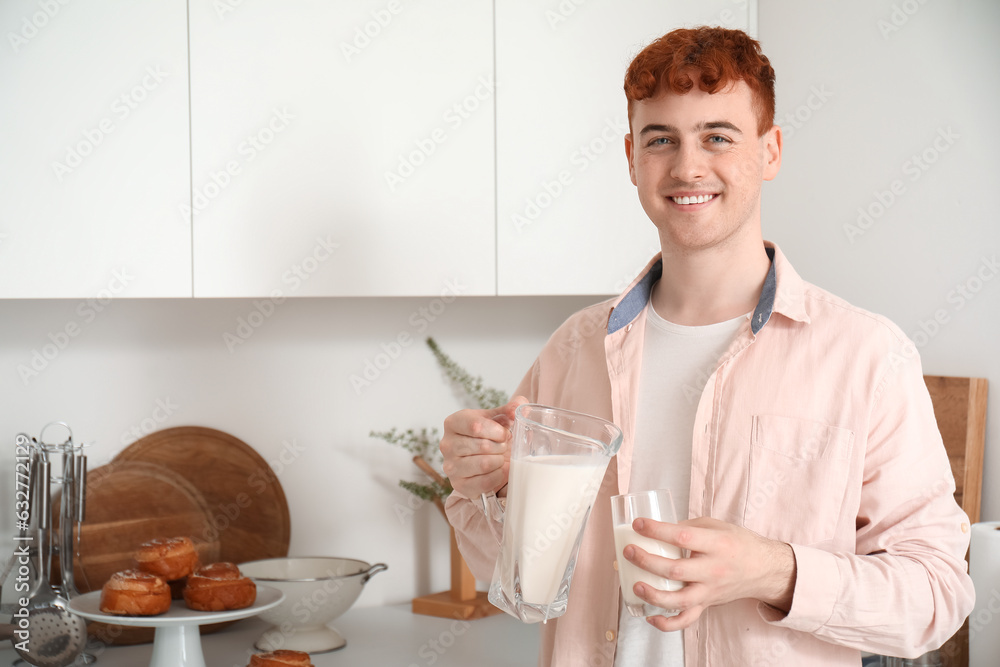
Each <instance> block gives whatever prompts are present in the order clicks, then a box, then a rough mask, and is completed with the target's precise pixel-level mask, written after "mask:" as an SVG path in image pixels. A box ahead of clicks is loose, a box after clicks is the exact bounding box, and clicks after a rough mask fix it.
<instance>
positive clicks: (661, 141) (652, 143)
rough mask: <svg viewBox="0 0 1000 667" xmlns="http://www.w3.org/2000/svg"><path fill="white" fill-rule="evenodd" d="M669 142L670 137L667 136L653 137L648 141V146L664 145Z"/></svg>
mask: <svg viewBox="0 0 1000 667" xmlns="http://www.w3.org/2000/svg"><path fill="white" fill-rule="evenodd" d="M669 143H670V139H668V138H667V137H655V138H654V139H651V140H650V141H649V145H650V146H666V145H667V144H669Z"/></svg>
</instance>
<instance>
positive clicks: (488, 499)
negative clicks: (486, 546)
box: [482, 491, 507, 544]
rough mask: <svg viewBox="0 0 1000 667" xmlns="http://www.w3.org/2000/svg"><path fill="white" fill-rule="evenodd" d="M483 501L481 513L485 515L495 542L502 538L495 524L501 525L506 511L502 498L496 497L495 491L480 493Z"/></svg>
mask: <svg viewBox="0 0 1000 667" xmlns="http://www.w3.org/2000/svg"><path fill="white" fill-rule="evenodd" d="M482 501H483V514H485V515H486V521H487V523H488V524H489V526H490V532H491V533H493V538H494V539H495V540H496V541H497V544H500V542H501V541H502V539H503V533H502V532H501V531H499V530H498V529H497V525H498V524H499V525H500V526H502V525H503V521H504V516H505V515H506V513H507V510H506V507H505V503H504V500H501V499H500V498H497V494H496V492H495V491H491V492H490V493H484V494H482Z"/></svg>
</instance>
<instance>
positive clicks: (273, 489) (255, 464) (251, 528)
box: [113, 426, 291, 563]
mask: <svg viewBox="0 0 1000 667" xmlns="http://www.w3.org/2000/svg"><path fill="white" fill-rule="evenodd" d="M126 461H136V462H143V463H151V464H155V465H158V466H161V467H163V468H166V469H167V470H171V471H173V472H175V473H177V474H178V475H179V476H180V477H182V478H184V479H185V480H186V481H187V482H189V483H190V484H191V486H193V487H194V488H195V489H197V491H198V492H199V493H200V494H201V496H202V497H203V498H204V499H205V503H206V505H207V507H208V514H209V520H208V522H207V524H206V525H205V526H204V527H203V528H202V530H201V531H199V532H198V533H197V534H196V535H191V536H190V537H191V538H192V539H198V538H201V539H202V540H205V541H209V540H211V539H213V538H216V537H217V538H218V541H219V560H223V561H230V562H233V563H245V562H247V561H251V560H259V559H262V558H278V557H282V556H287V555H288V544H289V542H290V540H291V518H290V516H289V513H288V501H287V500H286V499H285V492H284V490H283V489H282V488H281V483H280V482H279V481H278V478H277V476H276V475H275V474H274V471H272V470H271V466H270V465H269V464H268V463H267V461H265V460H264V459H263V458H261V456H260V454H258V453H257V452H256V451H254V450H253V448H251V447H250V446H249V445H247V444H246V443H245V442H243V441H242V440H239V439H238V438H235V437H233V436H232V435H229V434H228V433H224V432H222V431H217V430H215V429H211V428H204V427H200V426H180V427H177V428H169V429H164V430H162V431H157V432H155V433H151V434H149V435H147V436H145V437H144V438H141V439H140V440H137V441H136V442H134V443H133V444H131V445H129V446H128V447H126V448H125V449H124V450H122V451H121V452H119V453H118V455H117V456H115V458H114V459H113V462H126Z"/></svg>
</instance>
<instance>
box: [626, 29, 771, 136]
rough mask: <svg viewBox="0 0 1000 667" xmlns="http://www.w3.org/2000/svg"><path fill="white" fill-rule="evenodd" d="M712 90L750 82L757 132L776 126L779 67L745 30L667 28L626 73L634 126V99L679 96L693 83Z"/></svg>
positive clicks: (643, 51)
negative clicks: (696, 77)
mask: <svg viewBox="0 0 1000 667" xmlns="http://www.w3.org/2000/svg"><path fill="white" fill-rule="evenodd" d="M692 75H700V77H699V81H698V87H699V88H700V89H701V90H703V91H705V92H706V93H709V94H713V93H717V92H719V91H722V90H725V89H726V88H727V87H728V86H729V85H730V84H733V83H736V82H737V81H745V82H746V84H747V86H749V87H750V92H751V94H752V96H753V110H754V113H755V114H756V116H757V134H758V136H763V134H764V133H765V132H767V131H768V130H770V129H771V127H772V126H773V125H774V68H772V67H771V63H770V62H769V61H768V59H767V56H765V55H764V54H763V53H761V50H760V43H759V42H757V40H755V39H753V38H752V37H750V36H749V35H748V34H746V33H745V32H743V31H742V30H728V29H726V28H714V27H709V26H701V27H699V28H682V29H680V30H674V31H673V32H670V33H667V34H666V35H664V36H663V37H660V38H658V39H656V40H655V41H653V42H652V43H651V44H650V45H649V46H647V47H646V48H644V49H643V50H642V51H640V52H639V55H637V56H636V57H635V59H634V60H633V61H632V64H631V65H629V68H628V71H627V72H626V73H625V97H626V98H627V99H628V117H629V129H630V130H631V124H632V109H633V105H634V103H635V102H638V101H640V100H645V99H647V98H650V97H653V96H655V95H656V94H657V93H658V92H659V91H661V90H669V91H670V92H671V93H675V94H677V95H684V94H686V93H688V92H689V91H690V90H691V88H692V87H693V86H694V81H693V80H692V78H691V77H692Z"/></svg>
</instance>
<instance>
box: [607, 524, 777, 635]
mask: <svg viewBox="0 0 1000 667" xmlns="http://www.w3.org/2000/svg"><path fill="white" fill-rule="evenodd" d="M632 527H633V528H634V529H635V531H636V532H637V533H639V534H640V535H644V536H646V537H651V538H653V539H655V540H659V541H661V542H667V543H669V544H675V545H677V546H679V547H681V548H682V549H687V550H689V551H690V557H689V558H679V559H677V560H671V559H669V558H662V557H660V556H654V555H652V554H650V553H648V552H646V551H643V550H642V549H640V548H639V547H637V546H635V545H629V546H627V547H625V550H624V555H625V558H627V559H628V560H629V561H631V562H633V563H635V564H636V565H638V566H639V567H641V568H642V569H644V570H647V571H649V572H652V573H653V574H657V575H659V576H662V577H666V578H667V579H672V580H674V581H683V582H685V583H686V585H685V586H684V588H682V589H681V590H679V591H673V592H667V591H661V590H659V589H656V588H653V587H652V586H649V585H648V584H643V583H637V584H636V585H635V587H634V592H635V594H636V595H638V596H639V597H640V598H642V599H643V600H645V601H646V602H648V603H650V604H652V605H655V606H657V607H661V608H663V609H677V610H680V612H681V613H680V614H678V615H677V616H673V617H666V616H651V617H649V618H647V619H646V620H647V621H649V623H650V624H651V625H653V626H654V627H656V628H658V629H659V630H663V631H671V630H680V629H682V628H686V627H688V626H689V625H691V624H692V623H694V622H695V621H696V620H697V619H698V617H699V616H701V612H702V611H703V610H704V609H705V608H706V607H711V606H712V605H717V604H725V603H726V602H732V601H733V600H740V599H742V598H753V599H755V600H760V601H762V602H766V603H767V604H769V605H771V606H772V607H775V608H777V609H779V610H782V611H785V612H787V611H788V610H789V609H790V608H791V604H792V591H793V590H794V588H795V572H796V570H795V555H794V553H793V552H792V548H791V547H790V546H788V545H787V544H785V543H784V542H776V541H774V540H769V539H766V538H764V537H761V536H760V535H758V534H756V533H754V532H751V531H750V530H747V529H746V528H741V527H739V526H734V525H733V524H730V523H725V522H723V521H719V520H717V519H710V518H707V517H702V518H699V519H691V520H689V521H682V522H680V523H661V522H659V521H653V520H652V519H636V520H635V521H634V522H633V524H632Z"/></svg>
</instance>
